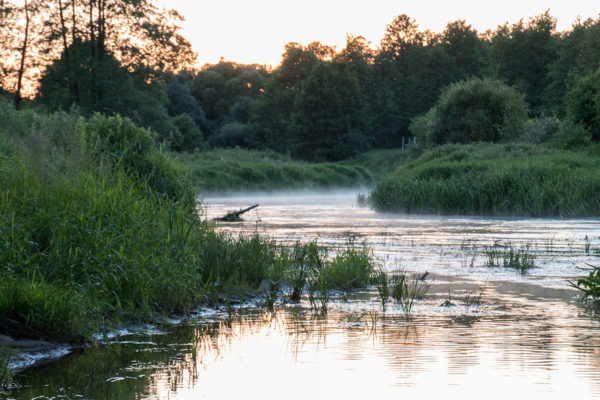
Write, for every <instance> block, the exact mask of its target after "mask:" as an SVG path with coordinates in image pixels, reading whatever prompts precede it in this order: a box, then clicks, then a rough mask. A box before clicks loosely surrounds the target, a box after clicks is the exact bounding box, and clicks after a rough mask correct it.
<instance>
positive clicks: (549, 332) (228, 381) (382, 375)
mask: <svg viewBox="0 0 600 400" xmlns="http://www.w3.org/2000/svg"><path fill="white" fill-rule="evenodd" d="M355 198H356V193H355V192H341V193H340V192H338V193H326V194H311V193H295V194H290V193H286V194H281V195H279V196H273V195H269V196H266V195H260V194H249V195H244V196H230V197H212V198H208V197H207V198H205V199H204V205H205V208H204V213H205V216H206V217H207V218H213V217H214V216H220V215H223V214H224V213H225V212H226V211H228V210H235V209H239V208H243V207H246V206H249V205H252V204H255V203H259V204H260V207H259V208H258V209H256V210H254V211H252V212H250V213H249V214H248V215H245V222H243V223H241V224H239V223H238V224H220V225H219V226H218V229H224V230H228V231H232V232H234V233H235V234H251V233H253V232H259V233H260V234H265V235H269V236H270V237H272V238H273V239H275V240H277V241H278V242H279V243H293V242H295V241H296V240H301V241H308V240H314V239H317V240H318V241H319V243H321V244H323V245H328V246H332V247H336V246H341V245H343V244H344V243H345V242H346V241H347V240H348V237H349V235H352V236H354V237H355V238H356V241H357V243H363V242H364V243H365V244H366V245H368V246H370V247H371V248H372V249H373V252H374V255H375V257H376V258H377V260H378V262H379V263H380V266H381V268H384V269H386V270H389V271H392V270H394V269H395V268H399V267H401V268H402V269H403V270H406V271H407V272H409V273H414V274H422V273H424V272H425V271H427V272H428V277H427V281H426V284H427V285H428V286H429V290H428V292H427V295H426V296H425V298H424V299H423V300H419V301H417V302H416V303H415V305H414V307H413V309H412V311H411V312H410V313H406V312H405V311H404V310H403V309H402V307H401V306H400V305H398V304H396V303H393V302H391V303H389V304H388V305H387V307H386V309H385V311H384V310H383V308H382V306H381V304H380V302H379V299H378V297H377V291H376V289H375V288H369V289H366V290H363V291H358V292H353V293H350V295H349V296H348V298H344V296H342V294H341V293H333V295H332V299H331V302H330V305H329V309H328V312H327V314H325V315H322V314H320V313H316V312H314V311H313V310H311V308H310V304H309V302H308V300H306V299H303V300H302V301H301V302H300V303H299V304H291V303H285V302H282V301H280V302H278V303H277V305H276V309H275V311H273V312H269V311H265V310H264V309H262V308H261V307H258V306H256V305H255V304H250V303H248V304H245V305H241V306H239V307H236V308H235V309H234V310H226V309H220V310H199V311H198V313H196V314H195V315H192V316H191V318H189V319H188V320H186V321H184V322H183V324H181V325H175V326H159V327H154V328H152V329H147V330H142V331H141V332H135V333H131V332H130V334H125V335H122V336H117V337H114V338H112V339H110V340H109V342H108V343H106V344H103V345H98V346H94V347H89V348H85V349H81V350H78V351H75V352H73V353H71V354H69V355H68V356H66V357H63V358H61V359H60V360H58V361H57V362H54V363H51V364H47V365H44V366H40V367H36V368H32V369H28V370H26V371H25V372H23V373H20V374H18V375H17V376H16V377H15V380H16V383H17V386H16V387H15V388H13V389H11V390H9V391H6V392H5V393H3V394H0V398H3V396H4V397H6V398H14V399H30V398H37V399H54V398H85V399H121V398H122V399H130V398H131V399H198V398H206V399H229V398H246V399H253V398H261V399H280V398H285V399H307V398H311V399H325V398H327V399H332V398H349V399H358V398H373V397H381V398H391V397H392V396H394V397H395V398H399V397H400V396H410V397H411V398H418V399H421V398H422V399H427V398H435V397H441V396H443V397H444V398H459V399H481V398H485V399H500V398H501V399H507V398H511V397H512V398H515V399H521V398H529V399H565V398H573V399H574V398H577V399H588V398H600V334H599V333H600V318H598V316H597V315H595V314H594V312H593V311H592V310H589V309H587V308H586V307H584V306H583V305H581V304H580V303H578V302H577V298H578V293H577V292H576V291H575V290H573V289H571V288H570V287H569V285H568V280H569V279H573V277H576V276H578V275H581V274H582V273H583V271H581V270H580V268H583V267H585V266H586V263H590V264H595V265H598V264H600V262H599V261H600V256H599V255H598V254H597V253H596V250H598V249H600V223H599V222H600V221H599V220H598V219H577V220H561V219H518V218H504V219H500V218H498V219H497V218H473V217H466V218H465V217H442V216H415V215H390V214H379V213H376V212H374V211H372V210H370V209H368V208H362V207H358V206H357V205H356V201H355ZM497 241H498V242H502V243H508V242H510V243H512V244H514V245H525V244H527V245H529V246H530V247H531V249H532V252H533V253H534V254H535V257H536V258H535V267H534V268H533V269H532V270H531V271H529V273H528V274H525V275H522V274H520V273H518V272H516V271H514V270H511V269H505V268H494V267H489V266H486V265H485V256H484V254H483V252H482V249H483V248H484V247H485V246H490V245H492V244H493V243H494V242H497ZM442 304H450V305H449V306H442Z"/></svg>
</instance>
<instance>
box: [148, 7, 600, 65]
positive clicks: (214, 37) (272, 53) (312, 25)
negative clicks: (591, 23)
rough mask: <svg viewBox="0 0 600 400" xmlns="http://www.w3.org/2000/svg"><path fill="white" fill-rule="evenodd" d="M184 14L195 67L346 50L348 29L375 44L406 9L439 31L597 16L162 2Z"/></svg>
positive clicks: (555, 10)
mask: <svg viewBox="0 0 600 400" xmlns="http://www.w3.org/2000/svg"><path fill="white" fill-rule="evenodd" d="M159 4H160V5H161V6H164V7H166V8H174V9H176V10H178V11H179V12H180V13H181V14H182V15H183V16H184V17H185V18H186V21H185V22H184V23H183V35H184V36H185V37H186V38H187V39H188V40H189V41H190V42H191V43H192V46H193V49H194V51H195V52H197V53H198V64H199V65H200V66H201V65H203V64H205V63H216V62H218V61H219V59H220V58H221V57H224V58H225V59H226V60H228V61H235V62H239V63H243V64H251V63H258V64H267V65H272V66H273V67H275V66H277V65H278V64H279V62H280V61H281V55H282V54H283V51H284V46H285V44H286V43H288V42H299V43H302V44H303V45H306V44H308V43H310V42H312V41H315V40H317V41H320V42H321V43H323V44H327V45H330V46H336V47H337V50H340V49H342V48H343V47H344V45H345V41H346V33H350V34H353V35H355V36H359V35H362V36H364V37H365V38H366V39H367V40H369V41H370V42H372V43H373V44H374V45H375V46H377V45H378V44H379V42H380V41H381V38H382V37H383V35H384V32H385V27H386V25H387V24H389V23H390V22H391V21H392V20H393V19H394V17H395V16H397V15H400V14H407V15H408V16H410V17H411V18H412V19H414V20H416V22H417V23H418V24H419V26H420V28H421V29H423V30H425V29H430V30H432V31H434V32H441V31H443V30H444V28H445V26H446V23H448V22H451V21H455V20H457V19H465V20H466V21H467V23H469V24H471V25H472V26H473V27H474V28H475V29H477V30H478V31H480V32H483V31H486V30H488V29H492V30H493V29H495V28H496V27H497V26H498V25H502V24H503V23H504V22H506V21H508V22H510V23H513V22H517V21H518V20H520V19H522V18H523V19H525V20H527V19H528V18H529V17H532V16H535V15H539V14H541V13H543V12H544V11H546V10H547V9H550V14H552V15H553V16H554V17H556V18H557V19H558V29H559V30H567V29H570V27H571V25H572V23H573V21H575V19H576V18H577V16H581V18H582V19H587V18H590V17H591V18H593V19H596V18H598V15H599V13H600V2H599V1H598V0H543V1H542V0H500V1H494V2H489V1H483V0H445V1H444V0H420V1H416V0H415V1H412V2H408V1H386V0H363V1H358V0H304V1H294V2H291V1H286V0H229V1H227V0H159Z"/></svg>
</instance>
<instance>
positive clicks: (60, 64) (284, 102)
mask: <svg viewBox="0 0 600 400" xmlns="http://www.w3.org/2000/svg"><path fill="white" fill-rule="evenodd" d="M0 4H1V6H0V8H1V9H0V16H1V17H0V38H1V39H0V53H1V54H3V57H2V59H1V60H0V93H1V94H2V96H3V97H6V98H7V99H10V101H12V102H13V104H14V106H15V108H17V109H18V108H22V107H33V108H35V109H36V110H38V111H39V112H45V113H52V112H55V111H65V112H68V113H74V114H76V115H80V116H83V117H89V116H91V115H93V114H94V113H101V114H104V115H108V116H112V115H121V116H123V117H126V118H128V119H130V120H131V121H133V122H134V123H135V124H137V125H139V126H142V127H146V128H148V129H150V130H151V131H152V132H153V133H154V136H155V140H156V141H157V142H158V143H160V144H162V146H163V148H165V149H169V150H172V151H175V152H188V153H193V152H198V151H202V150H206V149H211V148H232V147H240V148H248V149H259V150H265V149H269V150H273V151H275V152H278V153H282V154H287V155H289V156H291V157H292V158H294V159H299V160H306V161H316V162H323V161H339V160H344V159H348V158H350V157H353V156H356V155H358V154H360V153H363V152H365V151H367V150H369V149H385V148H399V147H402V146H403V142H406V143H408V141H409V140H413V141H414V140H415V139H414V138H415V137H416V141H417V145H418V144H421V143H422V144H423V146H426V145H427V144H433V145H439V144H446V143H470V142H476V141H486V142H507V141H512V140H518V139H522V140H526V141H528V142H533V143H539V142H544V141H546V140H548V139H549V138H551V137H562V138H566V137H568V138H569V140H570V142H572V144H575V143H580V142H581V143H587V142H588V141H589V140H593V141H597V140H599V139H600V118H599V115H600V70H599V66H600V45H599V43H600V19H596V20H592V19H588V20H578V21H575V22H574V23H573V25H572V28H571V29H570V30H568V31H564V32H559V31H557V29H556V25H557V21H556V19H555V18H554V17H553V16H552V15H551V14H550V12H549V11H547V12H545V13H543V14H541V15H538V16H534V17H530V18H528V19H524V20H520V21H518V22H516V23H508V22H507V23H505V24H504V25H502V26H499V27H498V28H497V29H496V30H494V31H487V32H477V31H476V30H475V29H473V28H472V27H471V26H470V25H469V24H468V22H467V21H465V20H458V21H453V22H449V23H448V24H447V26H446V29H445V30H444V31H443V32H441V33H435V32H431V31H428V30H421V29H420V28H419V25H418V23H417V21H414V20H413V19H411V18H410V17H409V16H407V15H404V14H402V15H399V16H397V17H395V18H394V19H393V20H392V21H391V22H390V24H389V25H388V26H387V27H386V31H385V36H384V37H383V39H382V40H381V43H378V44H373V43H369V42H367V40H366V39H365V38H364V37H362V36H354V35H347V40H346V45H345V47H344V48H343V49H336V48H334V47H331V46H328V45H326V44H322V43H319V42H313V43H310V44H308V45H302V44H300V43H295V42H290V43H288V44H287V45H286V46H285V49H284V50H283V54H282V59H281V62H280V64H279V65H278V66H276V67H275V68H272V69H270V68H267V67H266V66H261V65H242V64H237V63H235V62H232V61H226V60H222V61H221V62H219V63H217V64H213V65H204V66H203V67H201V68H197V67H196V64H195V59H196V55H195V53H194V52H193V50H192V47H191V44H190V43H189V42H188V41H187V40H186V39H185V38H184V37H182V36H181V34H180V32H179V30H180V28H179V26H178V23H180V22H181V20H182V17H181V16H180V15H179V14H178V13H177V12H176V11H166V10H161V9H159V8H157V7H156V6H155V5H154V3H153V2H151V1H116V0H100V1H94V0H72V1H67V0H56V1H51V2H49V1H40V0H29V1H25V2H24V4H22V5H21V6H16V5H15V4H13V3H11V2H7V1H3V2H1V3H0ZM469 101H471V102H472V103H469ZM473 102H474V103H476V104H477V106H473ZM434 106H435V107H434ZM413 143H414V142H413Z"/></svg>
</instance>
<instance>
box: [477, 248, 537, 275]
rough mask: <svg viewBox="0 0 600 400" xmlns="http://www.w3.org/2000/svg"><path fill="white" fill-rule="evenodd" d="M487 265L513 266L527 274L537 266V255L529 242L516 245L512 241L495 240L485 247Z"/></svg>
mask: <svg viewBox="0 0 600 400" xmlns="http://www.w3.org/2000/svg"><path fill="white" fill-rule="evenodd" d="M484 254H485V256H486V258H487V265H488V266H490V267H504V268H513V269H515V270H517V271H519V272H520V273H521V274H526V273H527V272H528V271H529V270H530V269H531V268H534V267H535V255H534V254H533V252H532V250H531V246H530V245H529V244H525V245H522V246H520V247H514V246H513V245H512V244H511V243H507V244H501V243H499V242H497V241H496V242H494V244H493V245H492V246H486V247H485V248H484Z"/></svg>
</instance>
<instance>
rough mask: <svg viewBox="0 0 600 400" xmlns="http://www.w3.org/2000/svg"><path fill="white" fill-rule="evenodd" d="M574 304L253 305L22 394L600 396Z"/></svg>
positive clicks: (88, 356) (116, 349) (78, 364)
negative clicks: (460, 307)
mask: <svg viewBox="0 0 600 400" xmlns="http://www.w3.org/2000/svg"><path fill="white" fill-rule="evenodd" d="M549 308H550V309H551V308H561V309H563V310H562V311H560V310H559V312H558V313H557V314H552V313H547V312H543V310H544V309H549ZM573 308H575V306H569V305H566V303H558V302H553V301H545V300H540V301H539V302H538V303H537V306H536V307H532V308H531V309H529V310H524V312H522V313H516V312H515V310H513V309H509V310H507V312H505V313H500V312H498V311H497V310H495V311H492V312H489V313H469V312H468V310H466V312H462V311H461V312H458V313H456V314H450V315H444V314H439V315H413V316H405V315H403V314H394V313H391V314H390V313H385V314H384V313H382V312H381V310H367V309H364V310H362V311H354V312H348V311H347V310H343V309H337V310H334V311H330V312H329V313H328V314H327V315H325V316H322V315H314V314H313V313H312V312H311V311H310V310H309V309H305V308H302V307H298V306H286V307H284V308H282V309H280V310H279V311H277V312H273V313H271V312H262V311H258V310H249V311H247V312H245V313H243V314H240V315H237V316H234V317H232V318H226V319H224V320H217V321H210V322H202V321H198V324H197V325H195V326H182V327H173V328H170V329H168V330H167V331H168V334H165V335H155V336H152V337H150V338H148V337H127V338H123V339H121V340H118V341H116V342H113V343H112V344H110V345H107V346H105V347H99V348H90V349H86V350H83V351H81V352H80V353H78V354H73V355H71V356H69V357H67V358H65V359H62V360H60V361H59V362H58V363H57V364H53V365H49V366H46V367H40V368H36V369H34V370H31V371H28V372H27V373H26V374H24V375H21V376H19V377H18V381H19V383H20V384H22V385H23V388H21V389H19V390H15V391H13V392H12V393H11V395H12V396H13V398H34V397H36V398H53V397H55V396H56V395H58V394H61V395H64V396H70V397H75V396H77V395H79V396H83V397H84V398H107V399H108V398H159V399H163V398H164V399H166V398H169V399H180V398H181V399H183V398H234V397H236V396H241V397H244V398H255V397H257V396H258V395H260V397H261V398H266V399H270V398H281V397H282V396H283V397H285V398H292V399H296V398H298V399H300V398H303V399H306V398H338V397H339V396H344V397H347V398H358V397H362V396H370V397H371V396H373V395H377V396H388V395H390V396H391V395H395V396H397V395H402V394H410V395H411V396H416V397H417V398H428V397H429V396H434V395H439V394H442V393H444V395H445V397H446V398H453V396H454V395H456V396H458V395H459V394H460V398H476V397H477V398H479V397H481V396H482V395H485V396H486V398H500V397H503V398H506V397H507V396H516V397H518V398H522V396H523V394H524V393H525V394H527V395H528V396H530V397H532V398H565V397H566V396H574V395H576V396H579V397H580V398H590V397H600V390H599V389H600V368H599V367H600V365H599V364H600V362H599V361H598V360H599V359H600V357H599V356H600V336H599V335H598V331H599V329H600V327H599V326H598V324H597V323H595V322H593V321H590V320H587V321H586V320H581V319H579V317H578V316H577V313H576V312H573V311H576V310H574V309H573ZM40 396H41V397H40Z"/></svg>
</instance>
